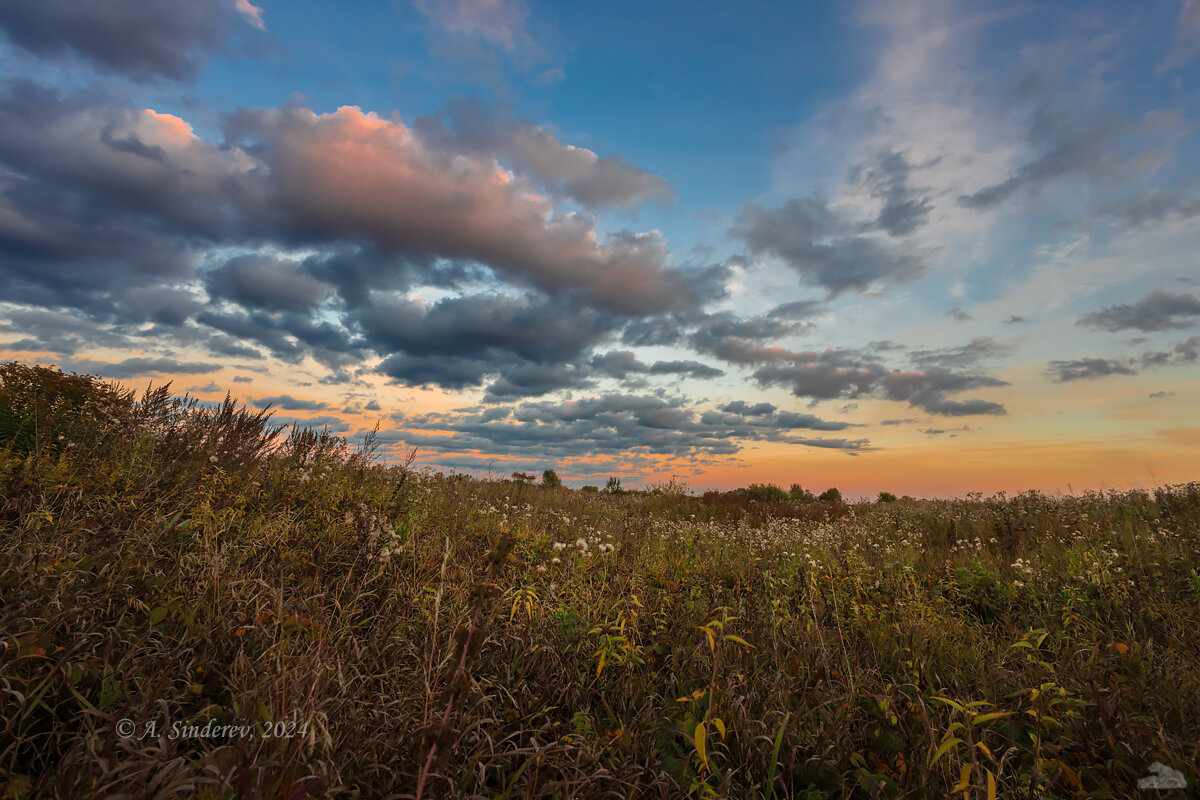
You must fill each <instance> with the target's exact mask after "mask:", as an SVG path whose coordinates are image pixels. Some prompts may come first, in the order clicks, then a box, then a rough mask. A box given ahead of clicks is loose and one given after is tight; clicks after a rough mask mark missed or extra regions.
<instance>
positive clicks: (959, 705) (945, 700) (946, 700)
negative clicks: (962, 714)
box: [933, 697, 963, 711]
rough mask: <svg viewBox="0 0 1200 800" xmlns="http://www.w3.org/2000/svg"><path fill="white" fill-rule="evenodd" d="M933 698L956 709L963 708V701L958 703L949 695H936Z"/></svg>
mask: <svg viewBox="0 0 1200 800" xmlns="http://www.w3.org/2000/svg"><path fill="white" fill-rule="evenodd" d="M933 699H934V700H937V701H938V702H939V703H945V704H946V705H948V706H950V707H951V708H953V709H955V710H956V711H962V710H963V707H962V703H956V702H955V701H953V700H951V699H950V698H949V697H934V698H933Z"/></svg>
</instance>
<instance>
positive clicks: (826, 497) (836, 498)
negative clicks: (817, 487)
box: [817, 487, 842, 503]
mask: <svg viewBox="0 0 1200 800" xmlns="http://www.w3.org/2000/svg"><path fill="white" fill-rule="evenodd" d="M817 499H818V500H820V501H821V502H822V503H840V502H842V493H841V492H839V491H838V490H837V487H832V488H829V489H826V490H825V491H823V492H821V496H820V497H818V498H817Z"/></svg>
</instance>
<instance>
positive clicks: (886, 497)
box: [879, 492, 896, 503]
mask: <svg viewBox="0 0 1200 800" xmlns="http://www.w3.org/2000/svg"><path fill="white" fill-rule="evenodd" d="M879 502H880V503H894V502H896V495H894V494H892V493H891V492H880V493H879Z"/></svg>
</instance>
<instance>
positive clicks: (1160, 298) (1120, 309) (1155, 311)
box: [1076, 289, 1200, 332]
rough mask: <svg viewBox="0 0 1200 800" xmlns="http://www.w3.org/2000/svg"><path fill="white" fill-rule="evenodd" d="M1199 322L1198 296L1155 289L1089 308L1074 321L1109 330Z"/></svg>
mask: <svg viewBox="0 0 1200 800" xmlns="http://www.w3.org/2000/svg"><path fill="white" fill-rule="evenodd" d="M1197 323H1200V297H1197V296H1196V295H1194V294H1187V293H1185V292H1178V293H1176V292H1171V291H1168V290H1166V289H1155V290H1153V291H1152V292H1150V293H1149V294H1147V295H1146V296H1145V297H1144V298H1142V299H1141V300H1138V301H1137V302H1135V303H1124V304H1122V305H1116V306H1110V307H1108V308H1105V309H1101V310H1100V311H1092V312H1089V313H1087V314H1084V315H1083V316H1082V317H1080V318H1079V320H1078V322H1077V323H1076V324H1078V325H1083V326H1087V327H1089V328H1096V329H1099V330H1106V331H1111V332H1116V331H1123V330H1139V331H1147V332H1149V331H1165V330H1172V329H1178V328H1189V327H1191V326H1193V325H1196V324H1197Z"/></svg>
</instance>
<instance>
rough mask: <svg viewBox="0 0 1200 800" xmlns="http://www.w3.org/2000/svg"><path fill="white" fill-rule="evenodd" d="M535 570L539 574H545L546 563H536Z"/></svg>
mask: <svg viewBox="0 0 1200 800" xmlns="http://www.w3.org/2000/svg"><path fill="white" fill-rule="evenodd" d="M537 571H538V574H539V575H544V574H546V565H545V564H538V567H537Z"/></svg>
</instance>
